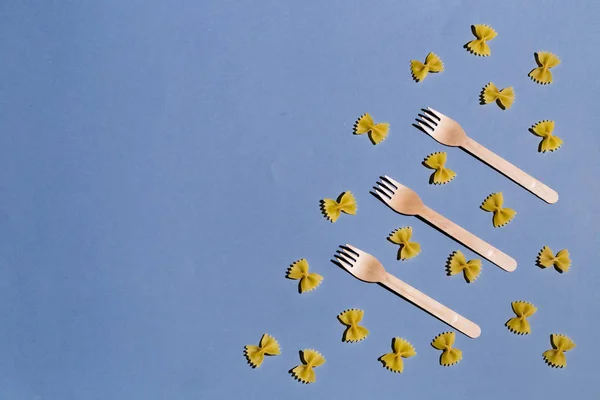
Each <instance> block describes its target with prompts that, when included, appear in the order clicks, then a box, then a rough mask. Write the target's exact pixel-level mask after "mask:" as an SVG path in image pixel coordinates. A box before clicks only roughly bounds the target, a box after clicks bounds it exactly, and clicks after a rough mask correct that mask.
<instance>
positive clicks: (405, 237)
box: [388, 226, 421, 260]
mask: <svg viewBox="0 0 600 400" xmlns="http://www.w3.org/2000/svg"><path fill="white" fill-rule="evenodd" d="M411 237H412V228H411V227H410V226H405V227H404V228H398V229H396V230H395V231H392V233H390V235H389V236H388V240H389V241H390V242H392V243H395V244H399V245H400V249H398V260H408V259H409V258H413V257H416V256H417V255H418V254H419V253H420V252H421V245H420V244H419V243H417V242H411V241H410V238H411Z"/></svg>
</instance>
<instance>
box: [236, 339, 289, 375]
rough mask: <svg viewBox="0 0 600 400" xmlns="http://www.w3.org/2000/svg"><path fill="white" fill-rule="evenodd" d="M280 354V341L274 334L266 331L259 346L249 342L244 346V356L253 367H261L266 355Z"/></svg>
mask: <svg viewBox="0 0 600 400" xmlns="http://www.w3.org/2000/svg"><path fill="white" fill-rule="evenodd" d="M278 354H281V350H280V349H279V343H277V340H275V338H274V337H273V336H271V335H268V334H266V333H265V334H263V335H262V337H261V338H260V343H259V344H258V346H254V345H251V344H249V345H246V346H245V347H244V356H246V360H248V364H250V366H251V367H252V368H257V367H260V366H261V364H262V362H263V360H264V358H265V355H266V356H275V355H278Z"/></svg>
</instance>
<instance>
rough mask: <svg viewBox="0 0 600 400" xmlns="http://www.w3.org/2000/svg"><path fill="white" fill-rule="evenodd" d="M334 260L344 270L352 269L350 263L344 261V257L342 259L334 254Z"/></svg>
mask: <svg viewBox="0 0 600 400" xmlns="http://www.w3.org/2000/svg"><path fill="white" fill-rule="evenodd" d="M333 257H334V258H335V259H336V260H338V262H339V263H340V265H341V266H342V267H344V268H346V269H348V268H352V263H351V262H350V261H348V260H346V259H345V258H344V257H342V256H341V255H339V254H336V255H334V256H333Z"/></svg>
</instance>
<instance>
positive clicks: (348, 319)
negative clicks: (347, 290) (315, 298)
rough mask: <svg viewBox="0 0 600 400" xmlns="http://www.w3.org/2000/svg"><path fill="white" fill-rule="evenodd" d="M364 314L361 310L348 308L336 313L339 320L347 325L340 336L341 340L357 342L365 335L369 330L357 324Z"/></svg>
mask: <svg viewBox="0 0 600 400" xmlns="http://www.w3.org/2000/svg"><path fill="white" fill-rule="evenodd" d="M364 314H365V312H364V311H363V310H356V309H350V310H346V311H344V312H343V313H341V314H340V315H338V319H339V321H340V322H341V323H342V324H344V325H346V326H347V328H346V330H345V331H344V335H343V336H342V341H344V342H358V341H361V340H363V339H364V338H366V337H367V335H368V334H369V330H368V329H367V328H365V327H364V326H360V325H358V323H359V322H360V321H362V319H363V315H364Z"/></svg>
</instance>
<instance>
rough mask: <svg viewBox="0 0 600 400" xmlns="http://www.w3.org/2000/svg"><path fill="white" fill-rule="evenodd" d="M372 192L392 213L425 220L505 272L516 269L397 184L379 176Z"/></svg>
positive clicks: (506, 257) (509, 260) (510, 261)
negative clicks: (379, 178)
mask: <svg viewBox="0 0 600 400" xmlns="http://www.w3.org/2000/svg"><path fill="white" fill-rule="evenodd" d="M373 189H375V192H376V194H377V195H378V197H379V198H380V199H381V201H383V202H384V203H385V204H387V205H388V206H389V207H390V208H391V209H392V210H394V211H396V212H398V213H400V214H404V215H414V216H418V217H420V218H422V219H424V220H425V221H427V222H429V223H430V224H432V225H433V226H435V227H437V228H438V229H440V230H441V231H442V232H445V233H446V234H447V235H448V236H450V237H451V238H453V239H454V240H456V241H457V242H459V243H462V244H463V245H465V246H466V247H468V248H469V249H471V250H473V251H474V252H475V253H477V254H479V255H480V256H482V257H483V258H485V259H487V260H489V261H491V262H493V263H494V264H496V265H497V266H499V267H500V268H502V269H503V270H505V271H508V272H512V271H514V270H515V269H516V268H517V262H516V261H515V259H514V258H512V257H510V256H509V255H507V254H505V253H503V252H501V251H500V250H498V249H497V248H495V247H494V246H492V245H491V244H489V243H486V242H484V241H483V240H481V239H479V238H478V237H477V236H475V235H473V234H472V233H470V232H469V231H467V230H465V229H464V228H461V227H460V226H458V225H456V224H455V223H454V222H452V221H450V220H449V219H447V218H445V217H444V216H442V215H440V214H438V213H437V212H435V211H433V210H432V209H431V208H429V207H427V206H426V205H425V204H423V201H422V200H421V198H420V197H419V195H418V194H417V193H415V192H414V191H413V190H411V189H409V188H407V187H406V186H403V185H401V184H400V183H398V182H396V181H395V180H394V179H392V178H390V177H389V176H387V175H386V176H385V177H381V180H380V181H379V182H377V186H376V187H373Z"/></svg>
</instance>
